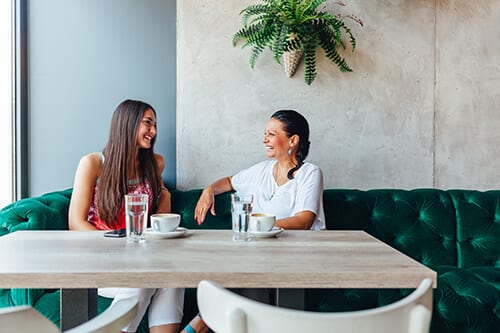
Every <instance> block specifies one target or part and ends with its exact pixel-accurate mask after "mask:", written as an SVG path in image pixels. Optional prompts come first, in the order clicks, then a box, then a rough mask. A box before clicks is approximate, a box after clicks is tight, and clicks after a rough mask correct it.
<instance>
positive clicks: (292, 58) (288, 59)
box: [283, 50, 304, 77]
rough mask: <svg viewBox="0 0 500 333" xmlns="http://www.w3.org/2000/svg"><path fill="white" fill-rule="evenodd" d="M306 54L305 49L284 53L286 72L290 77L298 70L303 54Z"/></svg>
mask: <svg viewBox="0 0 500 333" xmlns="http://www.w3.org/2000/svg"><path fill="white" fill-rule="evenodd" d="M303 55H304V51H302V50H295V51H290V52H284V53H283V65H284V66H285V74H286V76H288V77H292V76H293V74H295V72H296V71H297V67H298V66H299V64H300V61H301V60H302V56H303Z"/></svg>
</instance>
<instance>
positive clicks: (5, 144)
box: [0, 1, 14, 207]
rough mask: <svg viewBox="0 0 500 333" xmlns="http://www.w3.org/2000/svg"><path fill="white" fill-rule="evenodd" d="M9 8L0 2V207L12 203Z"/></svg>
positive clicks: (11, 72) (10, 18) (11, 4)
mask: <svg viewBox="0 0 500 333" xmlns="http://www.w3.org/2000/svg"><path fill="white" fill-rule="evenodd" d="M12 6H13V1H0V50H2V52H0V156H1V162H0V207H4V206H5V205H7V204H9V203H11V202H12V201H13V200H14V171H13V170H14V162H13V151H14V140H13V131H12V129H13V117H12V115H13V103H12V96H13V95H12V85H13V82H14V81H13V70H12V69H13V66H12V54H13V52H12V51H13V28H12V24H13V20H12V16H13V15H12V13H13V11H12V9H13V7H12ZM4 50H7V52H5V51H4Z"/></svg>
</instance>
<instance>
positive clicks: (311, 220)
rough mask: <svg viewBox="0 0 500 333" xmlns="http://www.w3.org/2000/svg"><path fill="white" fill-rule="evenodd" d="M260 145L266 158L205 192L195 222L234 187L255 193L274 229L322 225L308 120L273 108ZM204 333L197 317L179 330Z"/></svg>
mask: <svg viewBox="0 0 500 333" xmlns="http://www.w3.org/2000/svg"><path fill="white" fill-rule="evenodd" d="M262 143H263V144H264V146H265V147H266V157H267V158H268V160H266V161H262V162H260V163H257V164H255V165H253V166H251V167H250V168H248V169H245V170H242V171H240V172H238V173H237V174H236V175H234V176H229V177H225V178H221V179H219V180H217V181H216V182H214V183H213V184H211V185H210V186H208V187H206V188H205V189H204V190H203V192H202V194H201V196H200V199H199V200H198V203H197V205H196V208H195V219H196V221H197V223H198V224H201V223H203V221H204V220H205V217H206V214H207V212H208V211H210V213H211V214H212V215H215V213H216V212H215V206H214V202H215V195H217V194H220V193H224V192H228V191H232V190H236V191H237V192H241V193H251V194H253V195H254V201H253V211H254V212H260V213H269V214H273V215H276V226H278V227H282V228H284V229H304V230H308V229H314V230H321V229H324V228H325V216H324V212H323V198H322V196H323V175H322V173H321V169H320V168H319V167H317V166H316V165H314V164H312V163H308V162H305V159H306V157H307V155H308V153H309V146H310V142H309V125H308V123H307V120H306V119H305V118H304V117H303V116H302V115H301V114H300V113H298V112H296V111H293V110H280V111H277V112H275V113H274V114H273V115H272V116H271V118H270V119H269V121H268V123H267V126H266V129H265V131H264V138H263V139H262ZM242 294H244V295H245V296H248V297H251V298H254V299H257V300H260V301H264V302H268V301H269V300H270V297H269V296H268V295H265V293H263V292H262V290H261V292H256V293H255V292H250V293H249V292H248V290H245V291H243V292H242ZM207 331H208V327H207V326H206V324H205V323H204V322H203V320H202V319H201V318H200V317H199V316H196V317H195V318H194V319H193V320H192V321H191V322H190V324H189V325H187V326H186V327H185V328H184V330H183V332H187V333H202V332H207Z"/></svg>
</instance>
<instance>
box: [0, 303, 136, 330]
mask: <svg viewBox="0 0 500 333" xmlns="http://www.w3.org/2000/svg"><path fill="white" fill-rule="evenodd" d="M136 314H137V299H123V300H121V301H119V302H116V303H115V304H113V305H112V306H110V307H109V308H107V309H106V310H105V311H104V312H102V313H101V314H99V315H98V316H96V317H94V318H92V319H90V320H89V321H87V322H85V323H83V324H81V325H78V326H77V327H74V328H71V329H69V330H66V331H64V333H117V332H120V330H121V329H122V328H123V327H124V326H126V325H127V324H128V323H129V322H130V321H131V320H132V319H133V318H134V316H135V315H136ZM0 331H1V332H16V333H33V332H37V333H58V332H59V329H58V328H57V326H56V325H54V323H52V322H51V321H50V320H48V319H47V318H46V317H44V316H43V315H42V314H41V313H40V312H38V311H37V310H36V309H35V308H33V307H31V306H29V305H22V306H13V307H8V308H0Z"/></svg>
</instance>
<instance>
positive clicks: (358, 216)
mask: <svg viewBox="0 0 500 333" xmlns="http://www.w3.org/2000/svg"><path fill="white" fill-rule="evenodd" d="M200 193H201V190H199V189H196V190H191V191H176V190H174V191H172V210H173V211H175V212H178V213H180V214H181V215H182V222H181V225H182V226H184V227H187V228H189V229H196V228H205V229H228V228H230V222H229V221H230V205H229V194H222V195H219V196H217V197H216V211H217V216H215V217H214V216H211V215H209V216H208V217H207V220H206V222H205V223H204V224H203V225H201V226H197V225H196V223H195V222H194V219H193V211H194V207H195V205H196V201H197V199H198V197H199V195H200ZM70 197H71V189H68V190H64V191H57V192H52V193H47V194H45V195H42V196H39V197H34V198H27V199H23V200H19V201H17V202H14V203H12V204H10V205H8V206H6V207H4V208H3V209H2V210H0V236H2V235H4V234H7V233H10V232H14V231H16V230H60V229H67V227H68V226H67V211H68V206H69V200H70ZM323 199H324V206H325V215H326V224H327V228H328V229H331V230H354V229H358V230H365V231H366V232H368V233H370V234H372V235H373V236H375V237H377V238H378V239H380V240H382V241H384V242H385V243H387V244H389V245H390V246H392V247H394V248H396V249H397V250H399V251H401V252H403V253H405V254H407V255H408V256H410V257H412V258H414V259H416V260H418V261H419V262H421V263H422V264H424V265H426V266H428V267H430V268H432V269H433V270H435V271H437V272H438V287H437V289H435V290H434V307H433V316H432V323H431V332H453V333H456V332H499V331H500V191H484V192H480V191H473V190H439V189H415V190H401V189H374V190H369V191H359V190H351V189H327V190H325V191H324V196H323ZM0 267H1V266H0ZM409 292H410V290H399V289H398V290H395V289H390V290H387V289H348V290H346V289H307V290H305V293H304V295H305V299H304V304H305V307H306V309H307V310H310V311H325V312H329V311H345V310H358V309H366V308H371V307H377V306H380V305H384V304H388V303H391V302H394V301H396V300H398V299H400V298H402V297H404V296H405V295H407V294H408V293H409ZM195 296H196V290H195V289H188V290H186V297H185V315H184V323H185V322H187V321H189V320H190V318H192V316H194V315H195V314H196V313H197V309H196V297H195ZM109 303H110V301H109V300H108V299H104V298H99V310H98V311H99V312H101V311H103V310H104V309H105V308H106V307H107V306H108V305H109ZM19 304H31V305H33V306H34V307H35V308H37V309H38V310H39V311H41V312H42V313H43V314H45V315H46V316H47V317H48V318H49V319H50V320H52V321H53V322H54V323H56V324H59V291H58V290H43V289H0V307H5V306H12V305H19ZM140 332H147V323H146V319H144V320H143V322H142V323H141V327H140Z"/></svg>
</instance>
